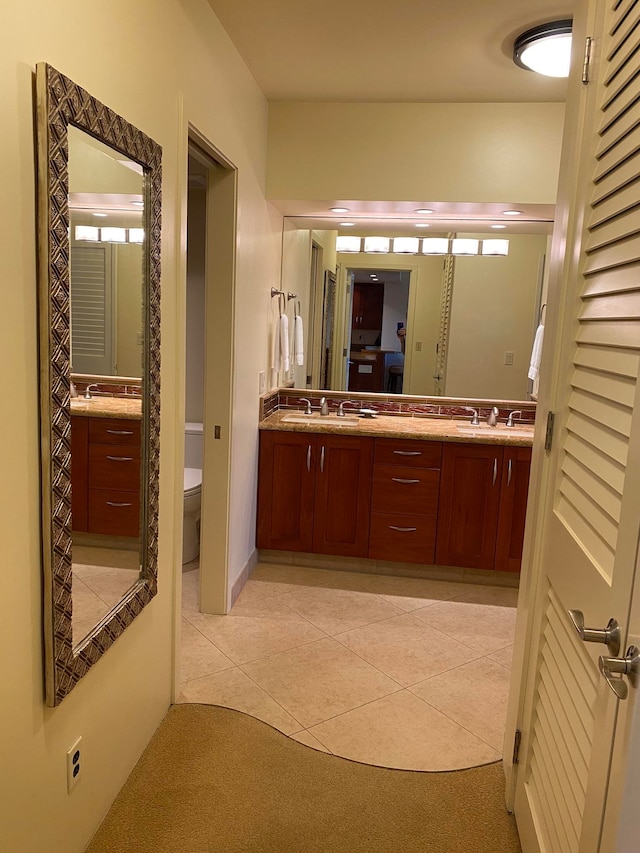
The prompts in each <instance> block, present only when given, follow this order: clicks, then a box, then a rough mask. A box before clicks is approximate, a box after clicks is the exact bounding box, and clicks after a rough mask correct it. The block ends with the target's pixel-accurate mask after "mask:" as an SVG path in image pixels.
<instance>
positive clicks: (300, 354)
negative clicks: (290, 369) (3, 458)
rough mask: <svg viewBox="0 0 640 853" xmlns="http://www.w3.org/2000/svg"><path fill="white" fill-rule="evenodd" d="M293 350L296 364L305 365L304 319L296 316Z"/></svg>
mask: <svg viewBox="0 0 640 853" xmlns="http://www.w3.org/2000/svg"><path fill="white" fill-rule="evenodd" d="M293 350H294V356H295V362H296V364H303V363H304V332H303V328H302V317H301V316H300V315H299V314H296V316H295V319H294V321H293Z"/></svg>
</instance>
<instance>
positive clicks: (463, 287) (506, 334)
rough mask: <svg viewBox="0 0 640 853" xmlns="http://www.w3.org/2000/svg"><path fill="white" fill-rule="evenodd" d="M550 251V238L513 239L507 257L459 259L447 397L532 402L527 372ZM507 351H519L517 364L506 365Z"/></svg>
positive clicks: (515, 357)
mask: <svg viewBox="0 0 640 853" xmlns="http://www.w3.org/2000/svg"><path fill="white" fill-rule="evenodd" d="M461 236H473V237H479V238H482V237H483V236H486V235H482V234H471V235H466V234H465V235H461ZM546 250H547V237H546V236H544V235H540V236H533V235H522V236H513V235H512V236H510V237H509V255H508V256H507V257H506V258H500V257H496V258H482V257H473V258H465V257H458V258H456V260H455V271H454V279H453V300H452V305H451V328H450V336H449V355H448V359H447V376H446V383H445V394H446V395H447V396H449V397H489V398H492V399H500V400H525V399H528V393H527V392H528V387H529V386H528V380H527V371H528V369H529V362H530V358H531V346H532V344H533V335H534V332H535V329H536V326H537V315H536V307H537V306H536V298H537V295H538V290H539V288H540V287H541V284H542V277H541V273H542V272H543V268H544V267H543V264H544V255H545V253H546ZM506 351H509V352H513V353H514V359H513V365H512V366H507V365H505V363H504V354H505V352H506Z"/></svg>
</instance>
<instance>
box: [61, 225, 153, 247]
mask: <svg viewBox="0 0 640 853" xmlns="http://www.w3.org/2000/svg"><path fill="white" fill-rule="evenodd" d="M75 239H76V240H79V241H83V242H89V243H143V242H144V228H96V227H95V226H94V225H76V230H75Z"/></svg>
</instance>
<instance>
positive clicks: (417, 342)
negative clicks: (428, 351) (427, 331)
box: [415, 341, 422, 352]
mask: <svg viewBox="0 0 640 853" xmlns="http://www.w3.org/2000/svg"><path fill="white" fill-rule="evenodd" d="M415 349H416V352H422V341H416V347H415Z"/></svg>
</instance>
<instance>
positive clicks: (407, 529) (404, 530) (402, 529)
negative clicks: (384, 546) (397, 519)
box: [389, 524, 418, 533]
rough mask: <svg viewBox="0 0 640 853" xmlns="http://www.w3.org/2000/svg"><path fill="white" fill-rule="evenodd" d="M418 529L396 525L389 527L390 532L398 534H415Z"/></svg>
mask: <svg viewBox="0 0 640 853" xmlns="http://www.w3.org/2000/svg"><path fill="white" fill-rule="evenodd" d="M417 529H418V528H417V527H396V526H395V524H390V525H389V530H397V531H398V533H415V532H416V530H417Z"/></svg>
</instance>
